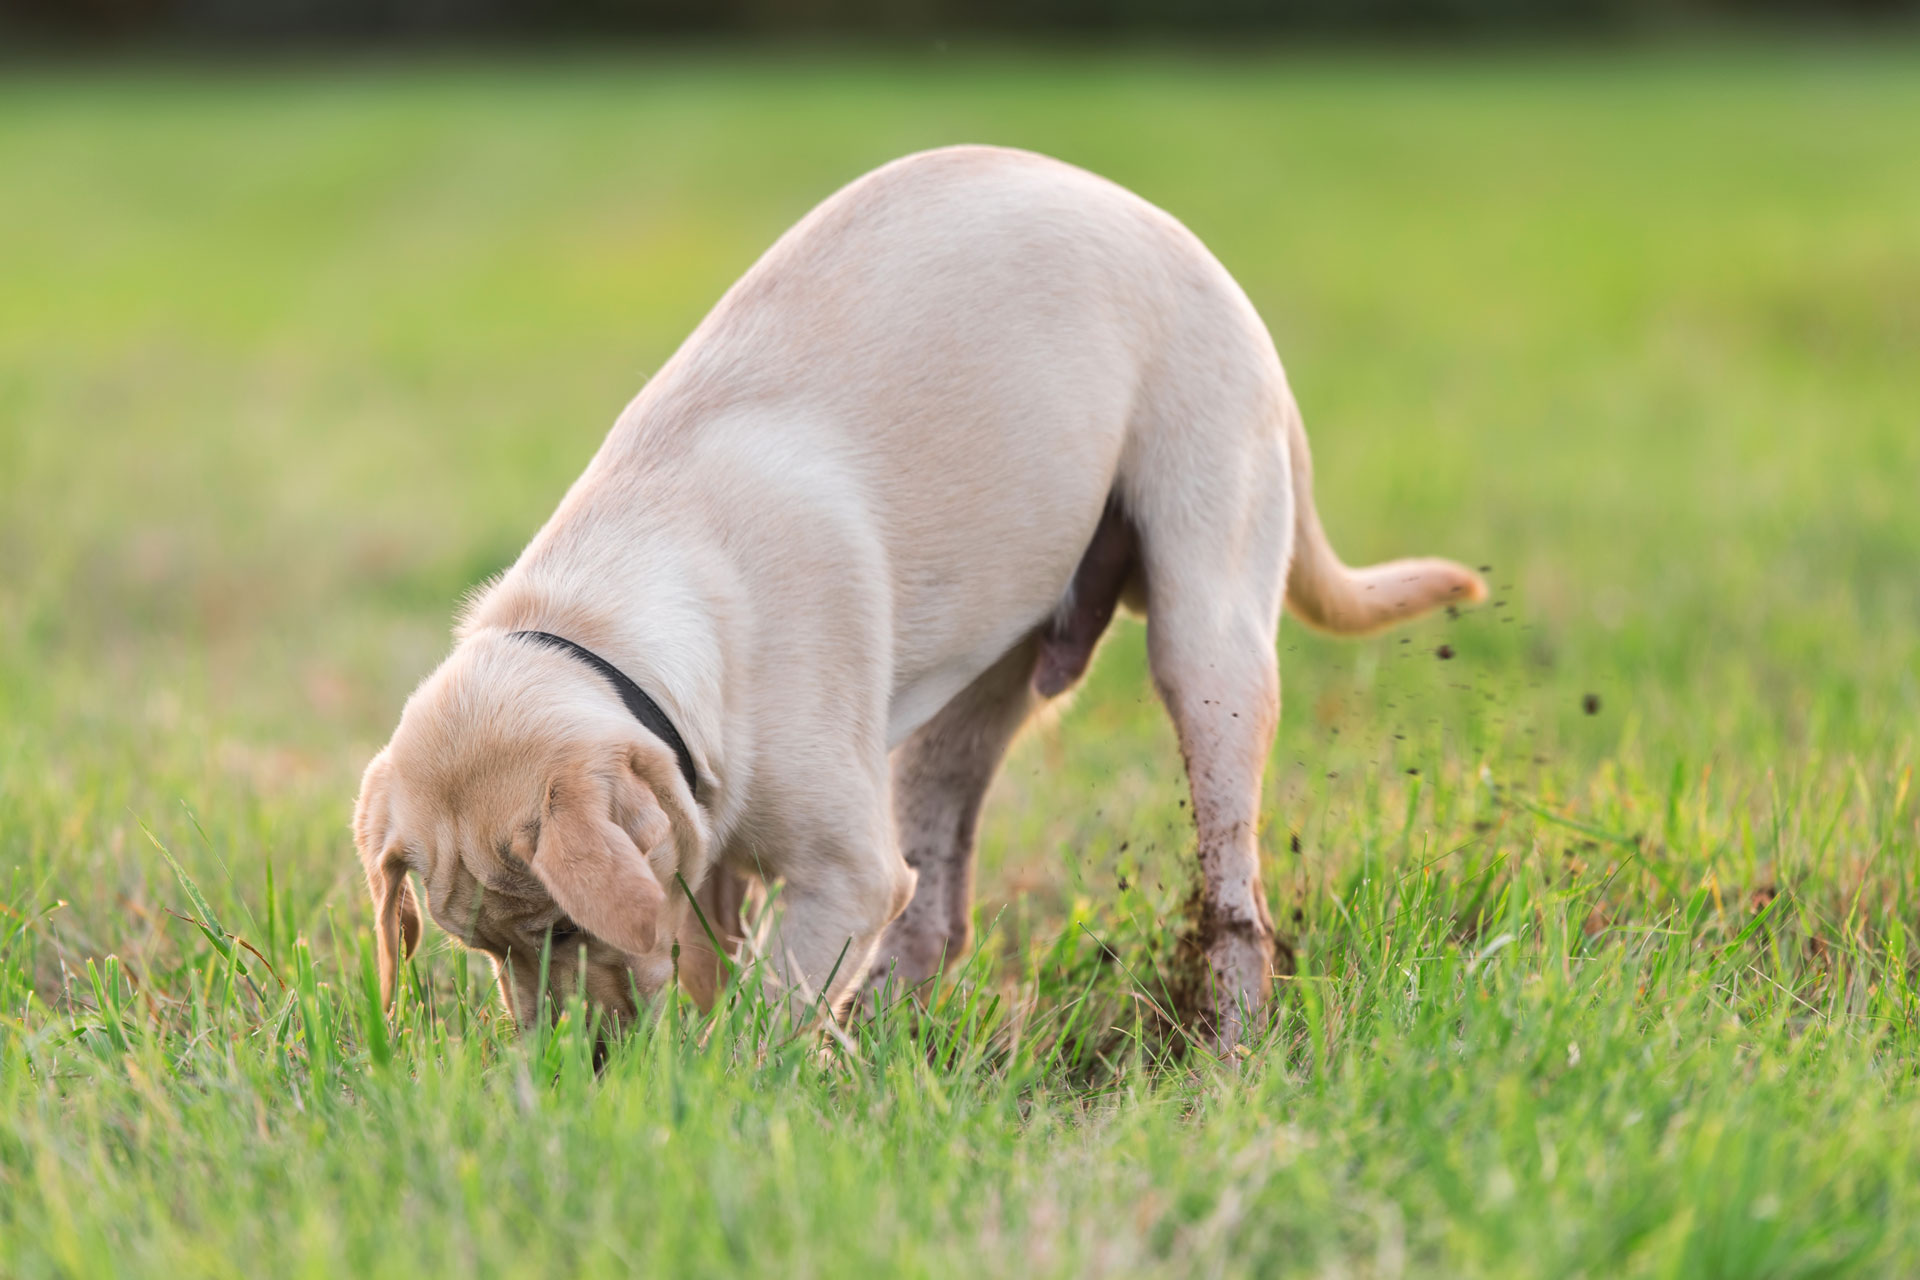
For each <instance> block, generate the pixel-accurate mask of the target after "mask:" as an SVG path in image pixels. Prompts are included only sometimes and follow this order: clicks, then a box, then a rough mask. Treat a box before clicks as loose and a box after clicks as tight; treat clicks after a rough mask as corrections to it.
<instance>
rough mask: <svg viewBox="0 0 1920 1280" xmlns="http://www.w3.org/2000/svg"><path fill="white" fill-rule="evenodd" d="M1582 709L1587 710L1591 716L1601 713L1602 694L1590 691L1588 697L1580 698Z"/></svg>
mask: <svg viewBox="0 0 1920 1280" xmlns="http://www.w3.org/2000/svg"><path fill="white" fill-rule="evenodd" d="M1580 709H1581V710H1582V711H1584V712H1586V713H1587V714H1588V715H1590V716H1597V715H1599V714H1600V695H1599V694H1597V693H1590V694H1588V695H1587V696H1586V697H1584V698H1582V699H1580Z"/></svg>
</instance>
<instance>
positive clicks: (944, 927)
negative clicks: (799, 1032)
mask: <svg viewBox="0 0 1920 1280" xmlns="http://www.w3.org/2000/svg"><path fill="white" fill-rule="evenodd" d="M1038 654H1039V641H1038V638H1037V637H1033V638H1029V639H1027V640H1024V641H1022V642H1021V643H1019V644H1017V645H1015V646H1014V647H1013V649H1011V650H1010V651H1009V652H1008V653H1007V654H1006V656H1005V657H1003V658H1001V659H1000V660H999V661H998V662H996V663H995V664H994V665H993V666H991V667H989V668H988V669H987V670H986V671H985V672H984V673H983V674H982V675H981V676H980V677H979V678H978V679H976V680H975V681H974V682H973V683H972V684H970V685H968V686H967V687H966V688H965V689H963V690H962V691H961V692H960V693H959V694H958V695H956V696H955V697H954V699H953V701H951V702H949V703H948V704H947V705H946V706H945V707H943V708H941V710H940V712H939V714H937V715H936V716H934V718H933V719H931V720H929V721H928V722H927V723H926V724H924V725H922V726H921V727H920V728H919V730H918V731H916V732H915V733H914V735H913V736H912V737H911V738H909V739H907V740H906V741H905V742H904V743H902V744H901V745H900V746H899V747H898V748H896V749H895V750H894V753H893V761H892V766H893V816H894V825H895V827H896V828H897V829H898V831H899V833H900V852H901V854H902V856H904V857H905V858H906V860H907V865H908V866H910V867H912V868H913V869H914V870H915V871H916V872H918V873H919V877H920V879H919V883H918V884H917V886H916V887H915V889H914V894H913V901H912V902H910V903H909V904H908V905H907V909H906V910H905V911H904V912H902V913H901V914H900V916H899V918H898V919H896V920H895V921H894V922H893V924H892V925H891V926H889V927H888V929H887V932H886V934H885V936H884V937H883V938H882V939H881V942H880V950H879V953H878V955H877V956H876V957H875V958H874V963H873V967H872V969H870V970H869V971H868V972H869V975H870V976H869V978H868V983H869V986H870V987H871V988H872V989H873V990H874V991H876V992H878V991H880V990H882V989H884V988H885V987H886V986H888V985H889V984H891V985H892V986H893V987H894V988H895V989H896V990H906V989H908V988H911V987H914V986H917V985H919V984H920V983H922V982H925V981H926V980H927V979H928V978H931V977H932V976H933V975H934V974H936V973H938V972H939V971H940V969H941V968H942V967H943V966H945V965H947V964H951V963H953V962H954V961H955V960H958V959H961V958H963V957H964V956H965V954H966V952H967V950H968V948H969V947H970V946H971V945H972V936H971V935H972V921H973V842H974V834H975V829H976V827H977V825H978V823H979V819H980V807H981V805H982V803H983V802H984V801H985V800H986V795H987V787H988V786H989V784H991V783H992V781H993V775H994V774H995V773H996V772H998V770H999V768H1000V760H1001V757H1002V756H1004V755H1005V754H1006V750H1007V745H1008V744H1009V743H1010V742H1012V741H1013V738H1014V735H1015V734H1017V733H1018V732H1019V731H1020V726H1021V725H1022V724H1023V723H1025V721H1026V719H1027V716H1028V714H1029V713H1031V712H1032V710H1033V709H1034V708H1035V707H1036V706H1038V705H1039V702H1040V699H1039V697H1038V695H1037V694H1036V693H1035V692H1034V689H1033V675H1034V667H1035V663H1036V660H1037V658H1038Z"/></svg>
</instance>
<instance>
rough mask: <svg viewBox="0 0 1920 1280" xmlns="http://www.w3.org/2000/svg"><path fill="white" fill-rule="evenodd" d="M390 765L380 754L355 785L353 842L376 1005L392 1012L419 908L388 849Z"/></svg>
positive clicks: (416, 933)
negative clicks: (374, 969) (367, 905)
mask: <svg viewBox="0 0 1920 1280" xmlns="http://www.w3.org/2000/svg"><path fill="white" fill-rule="evenodd" d="M392 775H393V764H392V762H391V761H390V760H388V758H387V753H386V752H384V751H382V752H381V753H380V754H379V755H377V756H375V757H374V758H373V762H372V763H371V764H369V765H368V766H367V772H366V776H365V777H363V778H362V779H361V780H360V802H359V804H357V805H355V806H354V811H353V842H354V844H355V845H357V846H358V847H359V849H360V864H361V865H362V866H363V867H365V868H366V872H367V891H368V892H369V893H370V894H372V895H373V936H374V950H375V954H376V955H377V956H378V957H379V961H380V1003H381V1004H382V1005H383V1006H384V1007H386V1008H389V1009H391V1008H392V1007H393V994H394V988H395V986H396V978H397V976H398V974H399V971H400V961H401V960H402V959H404V958H405V957H407V956H410V955H412V954H413V949H414V948H415V947H417V946H419V945H420V905H419V903H417V902H415V901H414V897H413V885H412V884H410V883H408V881H407V864H406V862H405V861H404V860H403V859H402V858H401V856H400V851H399V850H398V849H395V848H392V847H391V846H390V843H389V840H388V836H389V823H388V820H387V788H388V785H389V782H390V780H391V778H392Z"/></svg>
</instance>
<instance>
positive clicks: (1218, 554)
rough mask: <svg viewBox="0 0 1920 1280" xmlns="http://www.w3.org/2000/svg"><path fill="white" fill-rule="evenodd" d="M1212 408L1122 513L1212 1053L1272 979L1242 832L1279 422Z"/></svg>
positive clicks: (1276, 690) (1279, 565) (1261, 760)
mask: <svg viewBox="0 0 1920 1280" xmlns="http://www.w3.org/2000/svg"><path fill="white" fill-rule="evenodd" d="M1215 407H1216V409H1218V410H1219V411H1220V412H1221V413H1222V418H1221V419H1215V420H1214V421H1213V422H1208V421H1206V420H1205V419H1202V420H1200V421H1197V422H1194V423H1193V424H1192V428H1193V429H1189V430H1187V431H1185V432H1183V433H1182V436H1183V437H1184V438H1182V439H1180V440H1178V441H1177V444H1178V446H1179V448H1178V450H1177V454H1178V456H1176V457H1172V458H1167V459H1165V460H1164V461H1163V462H1162V463H1161V465H1158V466H1155V467H1153V468H1152V469H1151V472H1150V477H1151V478H1150V479H1149V480H1147V481H1145V482H1142V483H1139V484H1138V485H1137V487H1136V489H1135V491H1134V492H1129V493H1127V494H1126V495H1125V497H1126V499H1127V504H1128V510H1129V512H1130V514H1131V515H1132V517H1133V519H1134V522H1135V525H1136V527H1137V528H1138V530H1139V538H1140V557H1141V562H1142V564H1143V566H1144V569H1145V578H1146V596H1147V610H1146V612H1147V655H1148V662H1149V664H1150V666H1151V668H1152V671H1153V679H1154V685H1155V687H1156V688H1157V689H1158V690H1159V693H1160V697H1161V700H1162V701H1163V702H1164V703H1165V704H1166V707H1167V711H1168V714H1169V715H1170V716H1171V717H1172V719H1173V724H1174V729H1175V731H1176V732H1177V734H1178V736H1179V740H1180V751H1181V755H1182V757H1183V758H1184V760H1185V763H1186V770H1187V781H1188V786H1189V788H1190V789H1191V793H1192V797H1193V821H1194V829H1195V835H1196V838H1197V844H1198V856H1199V863H1200V873H1201V880H1200V885H1199V891H1198V895H1197V905H1198V909H1199V910H1198V918H1197V919H1196V920H1195V921H1194V926H1195V932H1194V935H1193V937H1192V941H1193V942H1194V943H1195V944H1197V947H1198V949H1199V950H1200V951H1201V952H1202V953H1204V955H1205V957H1206V970H1205V972H1204V973H1198V974H1195V975H1193V976H1192V979H1190V980H1192V981H1195V982H1196V984H1197V985H1198V986H1199V987H1200V988H1201V990H1199V991H1198V992H1197V993H1196V996H1197V998H1196V999H1195V1000H1194V1001H1193V1002H1192V1005H1191V1006H1190V1007H1189V1009H1188V1013H1189V1014H1190V1015H1191V1016H1193V1017H1195V1019H1196V1021H1198V1022H1199V1023H1200V1024H1202V1025H1201V1029H1202V1030H1203V1031H1206V1032H1210V1033H1211V1034H1212V1036H1213V1037H1214V1039H1215V1041H1216V1042H1217V1043H1219V1044H1222V1045H1226V1044H1232V1043H1234V1042H1236V1041H1238V1040H1240V1039H1242V1038H1244V1037H1245V1036H1246V1035H1247V1034H1248V1032H1249V1031H1250V1030H1251V1028H1250V1026H1249V1021H1250V1016H1251V1015H1252V1013H1253V1012H1254V1011H1255V1010H1257V1009H1258V1008H1259V1007H1260V1006H1261V1005H1262V1004H1263V1003H1264V1002H1265V1000H1266V998H1267V995H1268V992H1269V989H1270V987H1271V985H1272V977H1273V973H1274V969H1275V939H1274V929H1273V922H1272V918H1271V917H1270V916H1269V915H1268V912H1267V902H1266V893H1265V890H1264V889H1263V887H1262V884H1261V879H1260V850H1259V843H1258V830H1257V827H1258V822H1259V815H1260V788H1261V779H1262V775H1263V773H1264V772H1265V768H1266V762H1267V754H1268V752H1269V751H1270V750H1271V749H1272V745H1273V736H1274V731H1275V729H1276V728H1277V727H1278V722H1279V715H1280V674H1279V666H1278V662H1277V660H1276V655H1275V651H1274V639H1275V635H1276V632H1277V630H1278V627H1279V621H1280V606H1281V598H1282V593H1283V591H1284V586H1285V581H1286V568H1287V556H1288V552H1289V550H1290V545H1291V537H1290V534H1291V524H1292V505H1291V503H1290V501H1289V499H1288V489H1287V480H1288V465H1287V458H1286V454H1285V446H1284V442H1283V435H1282V432H1281V430H1280V426H1281V425H1282V424H1280V423H1277V422H1274V418H1275V417H1277V416H1278V412H1284V411H1285V407H1283V406H1279V405H1276V404H1274V403H1273V401H1272V400H1271V399H1268V400H1267V401H1266V403H1265V404H1261V403H1259V402H1257V401H1256V402H1255V405H1254V406H1253V408H1252V409H1251V410H1246V409H1243V410H1241V411H1240V412H1238V413H1235V412H1234V411H1233V406H1231V405H1216V406H1215ZM1289 407H1290V406H1289ZM1243 424H1244V425H1243ZM1136 474H1138V473H1136Z"/></svg>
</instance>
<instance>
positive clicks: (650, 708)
mask: <svg viewBox="0 0 1920 1280" xmlns="http://www.w3.org/2000/svg"><path fill="white" fill-rule="evenodd" d="M511 636H512V637H513V638H517V639H525V640H535V641H538V642H539V643H541V644H544V645H547V646H548V647H550V648H554V649H565V650H566V651H567V652H568V653H570V654H572V655H573V656H574V657H576V658H578V659H580V661H582V662H584V663H586V664H587V665H588V666H590V667H592V668H593V669H594V670H595V671H598V672H599V673H600V674H601V675H603V676H605V677H606V678H607V680H608V682H609V683H611V684H612V685H613V687H614V690H615V691H616V692H617V693H619V695H620V701H622V702H624V703H626V704H627V710H629V711H631V712H633V718H634V719H635V720H638V721H639V722H640V723H641V724H643V725H645V726H646V727H647V728H649V729H651V730H652V731H653V732H654V734H655V735H656V736H657V737H658V738H659V739H660V740H661V741H662V742H664V743H666V744H667V745H668V746H670V747H672V748H673V754H674V756H675V757H676V758H677V759H678V760H679V761H680V773H681V776H683V777H685V778H686V780H687V790H689V791H691V792H693V793H694V795H696V796H698V795H699V794H700V775H699V774H698V773H696V772H695V771H694V768H693V752H691V751H689V750H687V744H686V743H685V742H684V741H682V740H681V737H680V731H679V730H678V729H675V728H674V727H673V721H671V720H669V719H667V713H666V712H664V711H662V710H661V709H660V704H659V703H657V702H655V701H654V700H653V699H652V698H649V697H648V696H647V693H646V690H644V689H642V688H641V687H640V686H639V685H637V684H635V683H634V682H633V681H631V680H629V679H627V677H626V673H624V672H623V671H621V670H620V668H618V667H616V666H614V665H613V664H612V663H611V662H608V661H607V660H606V659H605V658H603V657H601V656H600V655H599V654H597V653H595V652H594V651H593V650H591V649H584V648H582V647H581V646H579V645H577V644H575V643H574V642H573V641H571V640H569V639H567V638H566V637H565V636H557V635H554V634H553V633H552V632H551V631H515V632H512V633H511Z"/></svg>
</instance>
